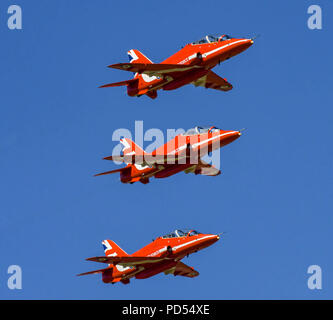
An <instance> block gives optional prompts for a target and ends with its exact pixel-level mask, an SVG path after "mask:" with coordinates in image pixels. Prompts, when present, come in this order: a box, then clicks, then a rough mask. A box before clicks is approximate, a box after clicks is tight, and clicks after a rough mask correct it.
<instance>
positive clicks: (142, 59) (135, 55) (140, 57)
mask: <svg viewBox="0 0 333 320" xmlns="http://www.w3.org/2000/svg"><path fill="white" fill-rule="evenodd" d="M127 54H128V57H129V60H130V63H153V62H152V61H151V60H149V59H148V58H147V57H146V56H145V55H144V54H143V53H141V52H140V51H139V50H136V49H132V50H130V51H128V52H127Z"/></svg>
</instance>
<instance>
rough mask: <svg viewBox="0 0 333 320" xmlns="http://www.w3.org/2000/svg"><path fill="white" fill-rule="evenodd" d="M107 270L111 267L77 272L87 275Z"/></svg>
mask: <svg viewBox="0 0 333 320" xmlns="http://www.w3.org/2000/svg"><path fill="white" fill-rule="evenodd" d="M107 270H110V268H104V269H99V270H93V271H88V272H83V273H80V274H77V276H86V275H88V274H97V273H103V272H104V271H107Z"/></svg>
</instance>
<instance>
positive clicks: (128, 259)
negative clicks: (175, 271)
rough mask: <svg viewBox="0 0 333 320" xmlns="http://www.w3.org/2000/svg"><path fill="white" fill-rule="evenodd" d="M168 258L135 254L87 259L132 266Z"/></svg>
mask: <svg viewBox="0 0 333 320" xmlns="http://www.w3.org/2000/svg"><path fill="white" fill-rule="evenodd" d="M164 259H166V258H157V257H133V256H124V257H119V256H114V257H111V256H110V257H106V256H103V257H92V258H88V259H86V260H88V261H95V262H101V263H107V264H119V265H121V266H124V267H131V266H137V265H140V264H146V263H155V262H159V261H162V260H164Z"/></svg>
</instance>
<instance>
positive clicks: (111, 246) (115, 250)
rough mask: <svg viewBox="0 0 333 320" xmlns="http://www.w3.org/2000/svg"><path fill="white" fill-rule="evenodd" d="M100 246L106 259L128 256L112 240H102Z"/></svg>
mask: <svg viewBox="0 0 333 320" xmlns="http://www.w3.org/2000/svg"><path fill="white" fill-rule="evenodd" d="M102 245H103V248H104V252H105V255H106V256H107V257H115V256H120V257H122V256H128V254H127V253H126V252H125V251H124V250H123V249H121V248H120V247H119V246H118V245H117V244H116V243H115V242H113V241H112V240H103V241H102Z"/></svg>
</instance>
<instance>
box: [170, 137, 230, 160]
mask: <svg viewBox="0 0 333 320" xmlns="http://www.w3.org/2000/svg"><path fill="white" fill-rule="evenodd" d="M235 132H236V131H232V132H227V133H222V134H220V135H218V136H216V137H212V138H209V139H206V140H203V141H200V142H198V143H194V144H192V145H191V147H192V148H196V147H198V146H200V145H202V144H204V143H206V142H209V141H211V140H214V139H217V138H220V137H223V136H225V135H229V134H233V133H235ZM186 147H187V144H186V143H185V144H184V145H182V146H181V147H179V148H178V149H175V150H173V151H171V152H169V153H168V154H167V155H169V154H175V153H177V152H179V151H182V150H184V149H185V148H186Z"/></svg>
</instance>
